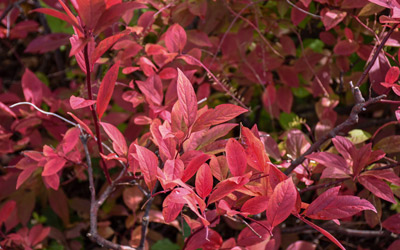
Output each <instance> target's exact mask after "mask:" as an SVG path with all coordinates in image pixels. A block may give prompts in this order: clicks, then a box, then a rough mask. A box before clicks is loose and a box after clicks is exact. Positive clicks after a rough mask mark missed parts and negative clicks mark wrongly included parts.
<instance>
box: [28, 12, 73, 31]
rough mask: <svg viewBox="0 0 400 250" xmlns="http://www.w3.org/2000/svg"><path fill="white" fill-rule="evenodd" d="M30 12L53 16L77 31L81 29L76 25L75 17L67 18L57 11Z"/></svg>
mask: <svg viewBox="0 0 400 250" xmlns="http://www.w3.org/2000/svg"><path fill="white" fill-rule="evenodd" d="M32 11H34V12H39V13H43V14H46V15H50V16H53V17H55V18H58V19H61V20H63V21H66V22H67V23H69V24H71V25H72V26H74V27H75V28H78V29H79V30H80V29H81V27H80V26H79V25H78V22H77V20H76V18H75V16H73V15H72V16H68V15H65V14H64V13H62V12H60V11H58V10H53V9H46V8H38V9H34V10H32Z"/></svg>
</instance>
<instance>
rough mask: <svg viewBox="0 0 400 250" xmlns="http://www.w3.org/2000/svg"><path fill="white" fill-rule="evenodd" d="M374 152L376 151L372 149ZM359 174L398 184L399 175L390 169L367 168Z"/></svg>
mask: <svg viewBox="0 0 400 250" xmlns="http://www.w3.org/2000/svg"><path fill="white" fill-rule="evenodd" d="M374 152H376V151H374ZM361 176H373V177H375V178H378V179H381V180H385V181H388V182H391V183H393V184H395V185H396V186H400V177H399V176H397V175H396V174H395V173H394V172H393V170H392V169H381V170H373V169H372V170H369V171H365V172H363V173H362V174H361Z"/></svg>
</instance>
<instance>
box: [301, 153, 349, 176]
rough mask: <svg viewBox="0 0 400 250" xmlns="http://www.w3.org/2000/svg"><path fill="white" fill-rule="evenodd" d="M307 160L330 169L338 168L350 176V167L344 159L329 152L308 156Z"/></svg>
mask: <svg viewBox="0 0 400 250" xmlns="http://www.w3.org/2000/svg"><path fill="white" fill-rule="evenodd" d="M306 158H307V159H310V160H313V161H316V162H318V163H320V164H322V165H324V166H325V167H328V168H337V169H339V170H340V171H343V172H344V173H347V174H350V167H349V166H348V165H347V162H346V160H345V159H343V157H340V156H339V155H335V154H332V153H329V152H318V153H313V154H310V155H308V156H306Z"/></svg>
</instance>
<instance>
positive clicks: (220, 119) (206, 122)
mask: <svg viewBox="0 0 400 250" xmlns="http://www.w3.org/2000/svg"><path fill="white" fill-rule="evenodd" d="M245 112H248V110H247V109H244V108H242V107H239V106H236V105H233V104H221V105H218V106H217V107H215V108H214V109H209V110H207V111H206V112H205V113H203V114H202V115H200V116H199V117H198V118H197V119H196V121H195V123H194V124H193V128H192V132H196V131H199V130H202V129H205V128H208V127H210V126H212V125H217V124H221V123H224V122H226V121H229V120H232V119H233V118H235V117H236V116H238V115H240V114H243V113H245Z"/></svg>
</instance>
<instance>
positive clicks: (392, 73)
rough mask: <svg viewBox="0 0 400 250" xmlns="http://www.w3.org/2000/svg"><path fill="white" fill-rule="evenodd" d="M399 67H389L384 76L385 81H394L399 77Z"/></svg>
mask: <svg viewBox="0 0 400 250" xmlns="http://www.w3.org/2000/svg"><path fill="white" fill-rule="evenodd" d="M399 75H400V69H399V67H397V66H393V67H391V68H390V69H389V70H388V72H387V73H386V76H385V82H387V83H395V82H396V81H397V79H399Z"/></svg>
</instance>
